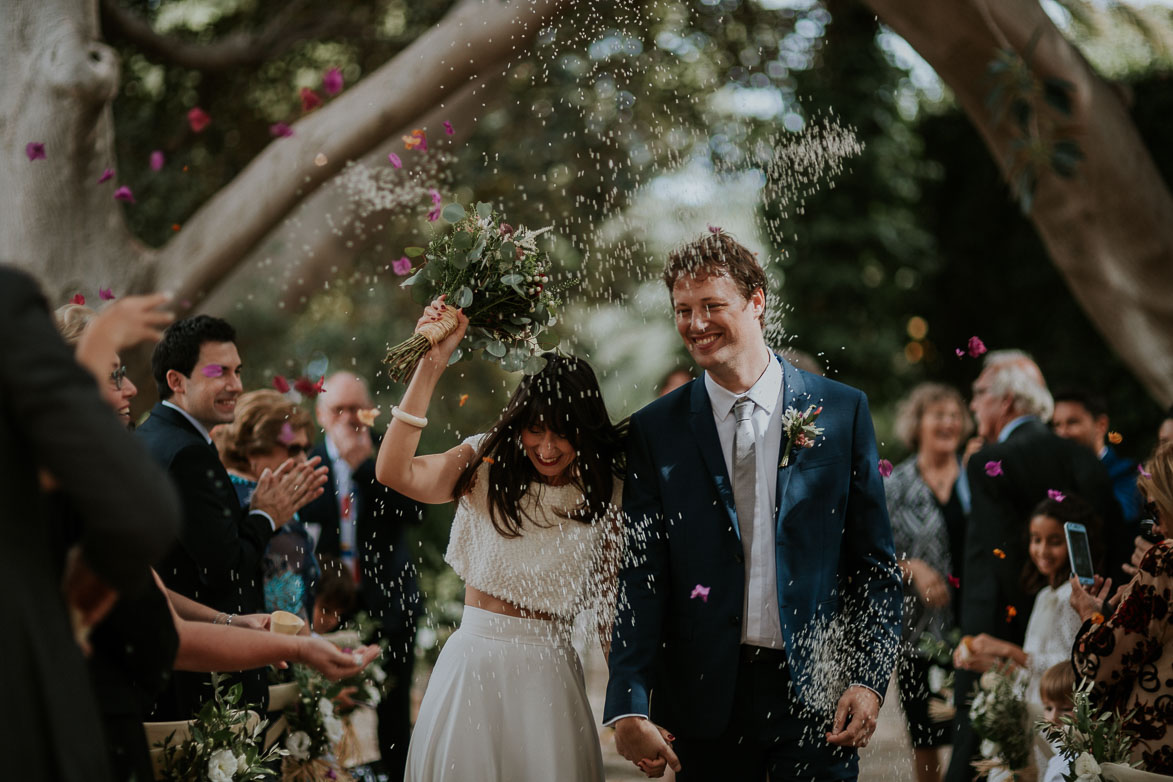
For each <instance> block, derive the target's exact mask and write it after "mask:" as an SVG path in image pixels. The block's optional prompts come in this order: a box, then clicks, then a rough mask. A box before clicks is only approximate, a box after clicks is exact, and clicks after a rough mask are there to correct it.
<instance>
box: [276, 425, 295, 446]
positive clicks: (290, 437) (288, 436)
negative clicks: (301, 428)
mask: <svg viewBox="0 0 1173 782" xmlns="http://www.w3.org/2000/svg"><path fill="white" fill-rule="evenodd" d="M296 439H297V432H295V431H293V424H291V423H289V422H288V421H285V422H283V423H282V424H281V434H279V435H277V442H279V443H281V444H282V445H289V444H290V443H291V442H293V441H294V440H296Z"/></svg>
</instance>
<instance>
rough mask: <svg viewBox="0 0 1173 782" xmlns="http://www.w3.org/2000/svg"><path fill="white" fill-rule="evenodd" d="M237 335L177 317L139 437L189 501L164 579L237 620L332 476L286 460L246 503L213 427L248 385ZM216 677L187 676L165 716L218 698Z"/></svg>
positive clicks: (184, 713) (204, 319) (254, 604)
mask: <svg viewBox="0 0 1173 782" xmlns="http://www.w3.org/2000/svg"><path fill="white" fill-rule="evenodd" d="M235 340H236V332H235V331H234V330H233V328H232V326H230V325H229V324H228V323H226V322H225V321H223V320H220V319H219V318H212V317H209V316H207V315H198V316H196V317H193V318H187V319H185V320H181V321H178V322H176V323H173V324H172V325H171V326H170V327H169V328H168V329H167V331H166V332H165V333H164V335H163V339H162V340H161V341H160V342H159V344H158V345H156V346H155V351H154V353H153V354H152V356H151V370H152V373H153V375H154V378H155V384H156V386H157V387H158V391H159V398H160V399H161V400H162V401H161V402H159V403H158V404H156V405H155V406H154V408H153V409H152V410H151V416H150V418H148V419H147V420H146V422H144V423H143V425H142V426H140V427H139V428H138V431H137V434H138V436H139V438H140V439H141V441H142V442H143V443H144V444H145V445H146V446H147V449H148V450H149V451H150V452H151V455H152V456H153V457H154V458H155V461H156V462H157V463H158V464H159V465H161V466H162V467H163V468H164V469H166V470H167V472H168V473H169V474H170V475H171V478H172V480H173V481H174V482H175V485H176V486H177V487H178V489H179V495H180V499H181V502H182V504H183V521H184V525H183V531H182V532H181V533H180V536H179V542H178V544H177V545H175V546H174V547H172V549H171V551H170V552H169V553H168V554H167V556H166V558H165V559H164V560H163V562H162V563H161V564H160V566H159V569H158V570H159V575H160V577H161V578H162V579H163V581H164V583H165V584H166V585H167V586H168V587H169V588H171V589H173V590H175V591H176V592H178V593H179V594H181V595H183V596H185V597H189V598H191V599H192V600H197V601H199V602H201V603H203V604H205V605H207V606H210V607H211V608H213V609H215V610H216V611H217V612H219V614H220V616H218V619H219V620H220V621H222V622H226V623H228V624H231V623H232V622H233V621H234V620H236V618H237V617H238V616H240V615H244V614H252V613H256V612H261V611H264V606H265V601H264V593H263V591H262V572H261V557H262V556H263V555H264V553H265V547H266V546H267V545H268V542H269V538H270V537H272V535H273V533H274V532H276V530H277V529H278V528H279V527H280V526H282V525H284V524H286V523H288V522H289V520H290V519H292V518H293V514H294V512H295V511H297V510H298V509H299V508H300V507H302V506H303V505H304V504H305V503H307V502H309V501H310V500H312V499H314V498H315V497H317V496H319V495H320V494H321V493H322V485H323V484H324V483H325V482H326V475H325V472H326V471H325V468H319V467H318V464H319V462H320V460H318V459H311V460H309V461H307V462H295V461H294V460H292V459H290V460H286V462H285V463H284V464H282V465H281V466H280V467H279V468H278V469H277V470H276V471H274V472H269V471H266V472H265V474H263V475H262V476H261V478H260V480H259V481H258V483H257V488H256V491H254V492H253V495H252V500H251V503H250V506H249V507H248V508H242V507H241V506H240V502H239V501H238V500H237V497H236V491H235V489H234V488H233V487H232V483H231V481H230V480H229V478H228V473H227V471H226V470H225V469H224V465H223V464H222V463H221V462H220V457H219V454H218V453H217V451H216V446H214V445H213V444H212V437H211V435H210V434H209V430H211V429H212V427H214V426H216V425H217V424H221V423H230V422H231V421H232V420H233V417H234V415H235V410H236V398H237V397H238V396H240V393H241V391H242V390H243V389H242V387H241V382H240V371H241V361H240V354H239V353H238V352H237V350H236V344H235ZM237 680H238V681H240V682H241V683H242V684H243V686H244V693H243V696H244V697H243V701H244V702H245V703H251V704H258V705H260V706H262V707H263V706H264V705H265V704H266V703H267V702H268V681H267V679H266V676H265V671H264V669H256V670H252V671H245V672H243V673H241V674H240V675H239V677H238V679H237ZM209 685H210V679H209V677H208V676H207V675H206V674H194V673H177V674H176V675H175V677H174V679H173V687H172V692H170V693H169V694H168V695H165V696H164V697H163V698H162V699H161V701H160V703H159V704H158V706H159V714H158V717H159V718H161V719H169V718H173V719H189V718H190V717H192V716H193V715H194V714H195V712H197V711H198V710H199V708H200V705H201V704H202V703H203V701H205V700H207V698H208V697H209V696H210V695H211V689H210V686H209Z"/></svg>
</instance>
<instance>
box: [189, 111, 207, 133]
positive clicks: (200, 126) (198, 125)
mask: <svg viewBox="0 0 1173 782" xmlns="http://www.w3.org/2000/svg"><path fill="white" fill-rule="evenodd" d="M187 124H188V125H190V126H191V132H192V133H203V132H204V131H205V130H207V128H208V125H211V124H212V118H211V117H209V116H208V112H206V111H204V110H203V109H201V108H200V107H199V106H196V107H195V108H193V109H189V110H188V112H187Z"/></svg>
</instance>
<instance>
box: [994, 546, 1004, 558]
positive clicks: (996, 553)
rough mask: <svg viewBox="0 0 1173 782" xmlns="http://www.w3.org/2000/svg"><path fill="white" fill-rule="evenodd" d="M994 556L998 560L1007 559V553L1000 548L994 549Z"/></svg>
mask: <svg viewBox="0 0 1173 782" xmlns="http://www.w3.org/2000/svg"><path fill="white" fill-rule="evenodd" d="M994 556H995V557H997V558H998V559H1006V552H1005V551H1003V550H1002V549H1000V548H996V549H994Z"/></svg>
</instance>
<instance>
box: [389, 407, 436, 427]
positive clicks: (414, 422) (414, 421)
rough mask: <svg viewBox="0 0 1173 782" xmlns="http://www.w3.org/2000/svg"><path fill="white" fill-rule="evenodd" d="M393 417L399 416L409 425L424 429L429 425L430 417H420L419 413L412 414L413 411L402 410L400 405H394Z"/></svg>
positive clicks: (392, 409)
mask: <svg viewBox="0 0 1173 782" xmlns="http://www.w3.org/2000/svg"><path fill="white" fill-rule="evenodd" d="M391 417H392V418H398V419H399V420H400V421H402V422H403V423H405V424H407V425H408V426H414V427H416V428H417V429H423V428H424V427H425V426H427V425H428V419H426V418H420V417H419V416H418V415H412V414H411V413H407V412H404V411H403V410H400V409H399V407H398V406H393V407H392V408H391Z"/></svg>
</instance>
